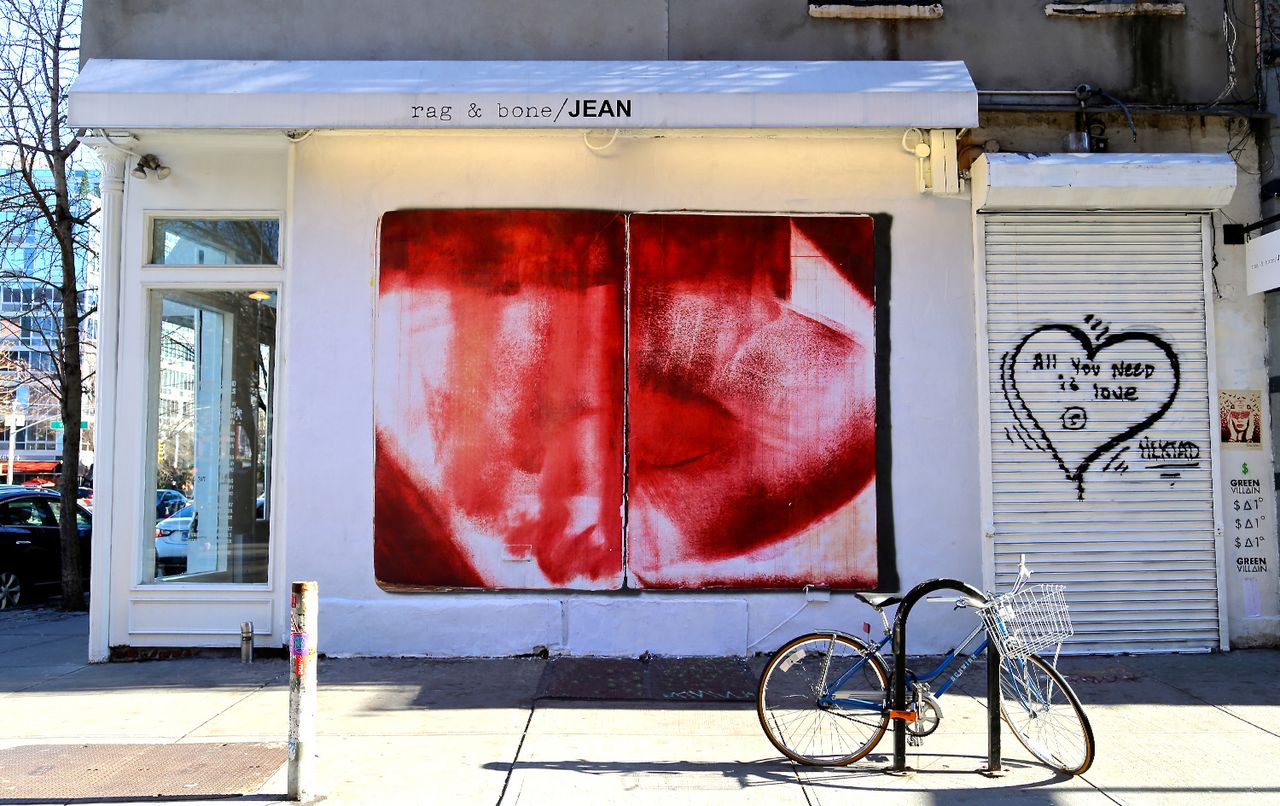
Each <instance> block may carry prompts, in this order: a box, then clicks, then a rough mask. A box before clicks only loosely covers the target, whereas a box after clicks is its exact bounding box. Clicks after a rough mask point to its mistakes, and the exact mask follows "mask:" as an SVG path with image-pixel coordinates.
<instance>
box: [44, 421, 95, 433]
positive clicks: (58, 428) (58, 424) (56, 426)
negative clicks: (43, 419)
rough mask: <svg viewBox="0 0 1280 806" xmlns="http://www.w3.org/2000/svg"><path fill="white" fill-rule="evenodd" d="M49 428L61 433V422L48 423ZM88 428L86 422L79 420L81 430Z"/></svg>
mask: <svg viewBox="0 0 1280 806" xmlns="http://www.w3.org/2000/svg"><path fill="white" fill-rule="evenodd" d="M49 427H50V428H52V429H53V430H54V431H61V430H62V428H63V425H62V421H61V420H54V421H53V422H51V423H49ZM88 427H89V421H88V420H81V421H80V428H81V429H85V428H88Z"/></svg>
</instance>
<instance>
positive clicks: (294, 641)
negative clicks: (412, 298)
mask: <svg viewBox="0 0 1280 806" xmlns="http://www.w3.org/2000/svg"><path fill="white" fill-rule="evenodd" d="M308 644H309V642H308V640H307V634H306V633H304V632H295V633H293V634H292V635H291V636H290V640H289V654H290V655H293V656H294V657H295V658H296V657H302V656H305V655H310V654H311V650H312V648H311V647H310V646H309V645H308Z"/></svg>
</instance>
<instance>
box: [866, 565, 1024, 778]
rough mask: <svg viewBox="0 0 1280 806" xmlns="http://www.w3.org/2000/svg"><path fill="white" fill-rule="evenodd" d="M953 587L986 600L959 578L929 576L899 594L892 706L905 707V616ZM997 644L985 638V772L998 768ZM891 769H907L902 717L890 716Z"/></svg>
mask: <svg viewBox="0 0 1280 806" xmlns="http://www.w3.org/2000/svg"><path fill="white" fill-rule="evenodd" d="M941 590H954V591H960V592H961V593H964V594H967V595H968V596H973V597H975V598H977V599H982V600H985V599H986V598H987V596H986V594H984V593H983V592H982V591H980V590H978V589H977V588H975V587H973V586H972V585H970V584H968V583H967V582H962V581H960V580H958V579H948V578H944V579H929V580H925V581H924V582H921V583H920V584H919V585H916V586H915V587H914V588H912V589H911V590H910V591H908V592H907V595H906V596H904V597H902V603H901V604H900V605H898V612H897V613H896V614H895V615H894V617H893V706H892V708H893V710H894V711H899V712H900V711H905V710H906V709H907V617H908V616H909V615H911V608H912V607H914V606H915V604H916V602H918V601H920V600H921V599H923V598H924V597H925V596H928V595H929V594H931V593H934V592H936V591H941ZM1000 769H1001V768H1000V648H999V647H997V646H996V645H995V644H994V643H992V642H990V641H988V642H987V769H986V770H984V771H983V772H984V773H988V774H994V773H999V772H1000ZM890 771H891V772H906V771H907V721H906V720H905V719H902V718H901V717H899V718H895V719H894V720H893V768H892V769H891V770H890Z"/></svg>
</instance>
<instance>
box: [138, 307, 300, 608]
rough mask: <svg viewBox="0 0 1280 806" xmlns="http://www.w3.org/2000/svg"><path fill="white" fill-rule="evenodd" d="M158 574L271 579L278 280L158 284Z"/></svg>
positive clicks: (154, 408)
mask: <svg viewBox="0 0 1280 806" xmlns="http://www.w3.org/2000/svg"><path fill="white" fill-rule="evenodd" d="M151 305H152V314H153V315H152V322H153V325H152V328H151V339H152V348H151V378H152V382H151V404H150V409H149V410H150V412H151V415H150V416H151V419H152V429H151V433H152V434H153V435H154V440H155V474H154V476H153V483H152V485H151V490H152V491H153V493H152V494H154V496H155V499H156V500H155V504H156V509H155V513H154V514H155V521H153V522H154V523H155V529H154V536H151V535H148V539H149V540H152V541H153V542H154V549H153V552H152V553H151V556H152V557H153V562H152V568H151V571H150V573H149V576H150V578H151V579H153V580H156V581H181V582H223V583H225V582H233V583H234V582H243V583H262V582H266V581H267V568H268V560H269V535H270V510H271V507H270V501H271V489H270V478H271V430H272V419H273V397H274V395H273V391H274V389H273V379H274V374H275V373H274V365H275V343H276V326H277V315H278V310H277V304H276V293H275V292H274V291H267V292H264V291H185V290H183V291H178V290H167V291H153V292H151Z"/></svg>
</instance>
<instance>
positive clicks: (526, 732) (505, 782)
mask: <svg viewBox="0 0 1280 806" xmlns="http://www.w3.org/2000/svg"><path fill="white" fill-rule="evenodd" d="M537 708H538V703H537V702H536V701H534V702H531V703H529V718H528V719H526V720H525V722H524V730H523V731H521V733H520V741H519V743H517V744H516V754H515V756H513V757H512V759H511V764H510V765H509V766H508V767H507V777H506V778H504V779H502V791H501V792H499V793H498V805H497V806H502V801H503V799H504V798H506V796H507V787H508V786H510V785H511V775H512V773H514V772H515V771H516V764H517V763H518V762H519V761H520V751H521V750H522V749H524V740H525V738H526V737H528V735H529V726H530V725H531V724H533V712H534V711H535V710H537Z"/></svg>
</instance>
